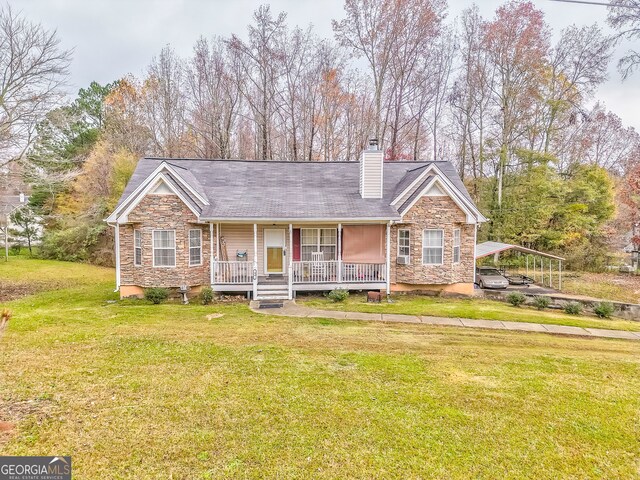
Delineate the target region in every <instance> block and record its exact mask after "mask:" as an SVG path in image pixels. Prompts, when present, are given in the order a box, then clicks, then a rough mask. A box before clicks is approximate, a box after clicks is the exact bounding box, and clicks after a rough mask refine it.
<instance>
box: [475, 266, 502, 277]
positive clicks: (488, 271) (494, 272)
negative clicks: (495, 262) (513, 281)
mask: <svg viewBox="0 0 640 480" xmlns="http://www.w3.org/2000/svg"><path fill="white" fill-rule="evenodd" d="M480 274H481V275H491V276H494V275H498V276H502V274H501V273H500V272H499V271H498V270H496V269H495V268H483V269H482V270H480Z"/></svg>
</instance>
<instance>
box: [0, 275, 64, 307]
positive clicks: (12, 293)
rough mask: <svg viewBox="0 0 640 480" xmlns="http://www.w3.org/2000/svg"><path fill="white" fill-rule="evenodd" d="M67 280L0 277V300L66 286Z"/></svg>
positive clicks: (14, 298)
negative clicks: (20, 279)
mask: <svg viewBox="0 0 640 480" xmlns="http://www.w3.org/2000/svg"><path fill="white" fill-rule="evenodd" d="M69 286H70V285H69V282H65V281H51V280H47V281H38V280H30V281H28V282H15V281H7V280H2V279H0V302H10V301H11V300H17V299H19V298H22V297H26V296H28V295H33V294H36V293H39V292H44V291H47V290H57V289H59V288H68V287H69Z"/></svg>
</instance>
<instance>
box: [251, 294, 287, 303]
mask: <svg viewBox="0 0 640 480" xmlns="http://www.w3.org/2000/svg"><path fill="white" fill-rule="evenodd" d="M256 300H259V301H261V302H264V301H265V300H266V301H271V300H289V295H288V294H287V295H260V294H258V297H257V298H256Z"/></svg>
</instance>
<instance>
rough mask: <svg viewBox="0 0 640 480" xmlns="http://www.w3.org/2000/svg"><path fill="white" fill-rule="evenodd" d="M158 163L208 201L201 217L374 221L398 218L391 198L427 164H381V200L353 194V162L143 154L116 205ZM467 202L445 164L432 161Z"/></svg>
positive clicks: (356, 172) (356, 170)
mask: <svg viewBox="0 0 640 480" xmlns="http://www.w3.org/2000/svg"><path fill="white" fill-rule="evenodd" d="M163 161H165V162H166V163H168V164H169V165H171V166H172V167H173V168H174V170H175V171H176V173H177V174H178V175H180V177H181V178H182V179H183V180H184V181H186V182H187V183H188V184H189V185H190V186H191V187H192V188H193V189H194V190H196V191H197V192H198V193H199V194H200V195H202V196H203V197H204V198H206V199H207V201H208V202H209V205H202V204H201V202H199V201H198V200H197V199H196V198H194V196H193V195H191V198H190V200H192V201H193V203H194V204H197V205H198V207H201V208H202V215H201V217H202V218H203V219H214V220H215V219H292V220H293V219H372V220H373V219H375V220H397V219H399V218H400V216H399V214H398V210H397V209H396V208H395V207H392V206H391V205H390V203H391V201H392V200H393V199H394V198H395V197H396V196H397V195H398V194H399V193H400V192H401V191H402V190H403V189H404V188H407V187H408V186H409V185H410V184H411V183H412V182H413V181H414V180H415V179H416V178H417V177H418V176H419V175H420V174H421V173H422V172H423V171H424V167H426V166H427V165H429V164H430V162H385V164H384V185H383V187H384V188H383V198H382V199H363V198H362V197H361V196H360V194H359V192H358V185H359V171H360V170H359V169H360V165H359V163H358V162H280V161H246V160H196V159H162V158H143V159H141V160H140V161H139V162H138V166H137V167H136V170H135V172H134V174H133V176H132V177H131V180H130V182H129V184H128V185H127V187H126V189H125V191H124V193H123V196H122V198H121V199H120V202H119V204H118V206H119V205H120V204H121V203H122V202H123V201H124V200H125V199H126V197H127V196H129V195H130V194H131V193H132V192H133V191H134V190H135V189H136V188H137V187H138V186H139V185H140V184H141V183H142V182H143V181H144V180H145V179H146V178H147V177H148V176H149V175H150V174H151V173H152V172H153V171H154V170H155V169H156V168H157V167H158V166H159V165H160V164H161V163H162V162H163ZM434 163H435V164H436V165H437V166H438V168H439V169H440V170H441V171H442V172H443V174H444V175H446V176H447V177H448V178H449V180H450V181H451V182H452V183H453V184H454V185H455V186H456V187H457V188H458V189H459V190H460V192H461V193H462V194H463V195H464V196H465V197H466V198H468V199H469V200H471V198H470V196H469V194H468V192H467V190H466V188H465V187H464V184H463V183H462V182H461V181H460V178H459V177H458V175H457V174H456V171H455V168H454V167H453V165H451V164H450V163H449V162H434Z"/></svg>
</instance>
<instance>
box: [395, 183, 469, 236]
mask: <svg viewBox="0 0 640 480" xmlns="http://www.w3.org/2000/svg"><path fill="white" fill-rule="evenodd" d="M424 198H432V199H448V200H450V201H451V202H450V203H448V204H447V205H448V207H447V208H450V206H451V205H452V204H453V205H455V206H456V207H457V209H458V210H460V211H461V212H463V214H464V216H465V218H464V220H461V221H464V222H465V223H469V224H470V223H476V222H477V221H478V219H477V217H476V216H475V215H474V212H473V210H472V209H470V208H469V206H468V205H467V204H466V203H465V202H464V200H463V199H461V198H460V197H459V195H457V192H456V190H454V189H452V188H450V187H449V185H447V183H445V181H444V180H443V179H442V177H441V176H439V175H436V176H430V177H427V178H426V179H425V180H424V181H423V183H422V184H420V186H419V187H418V188H417V189H416V190H415V191H414V192H413V193H412V194H411V195H410V196H409V197H408V198H407V199H406V200H405V201H404V202H403V203H402V204H401V205H400V206H399V208H398V211H399V212H400V214H401V215H402V216H404V215H405V214H406V213H407V212H409V211H410V210H411V209H412V208H413V206H414V205H416V203H418V202H419V201H420V200H422V199H424ZM437 203H438V202H436V204H437ZM440 203H442V202H440Z"/></svg>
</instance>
